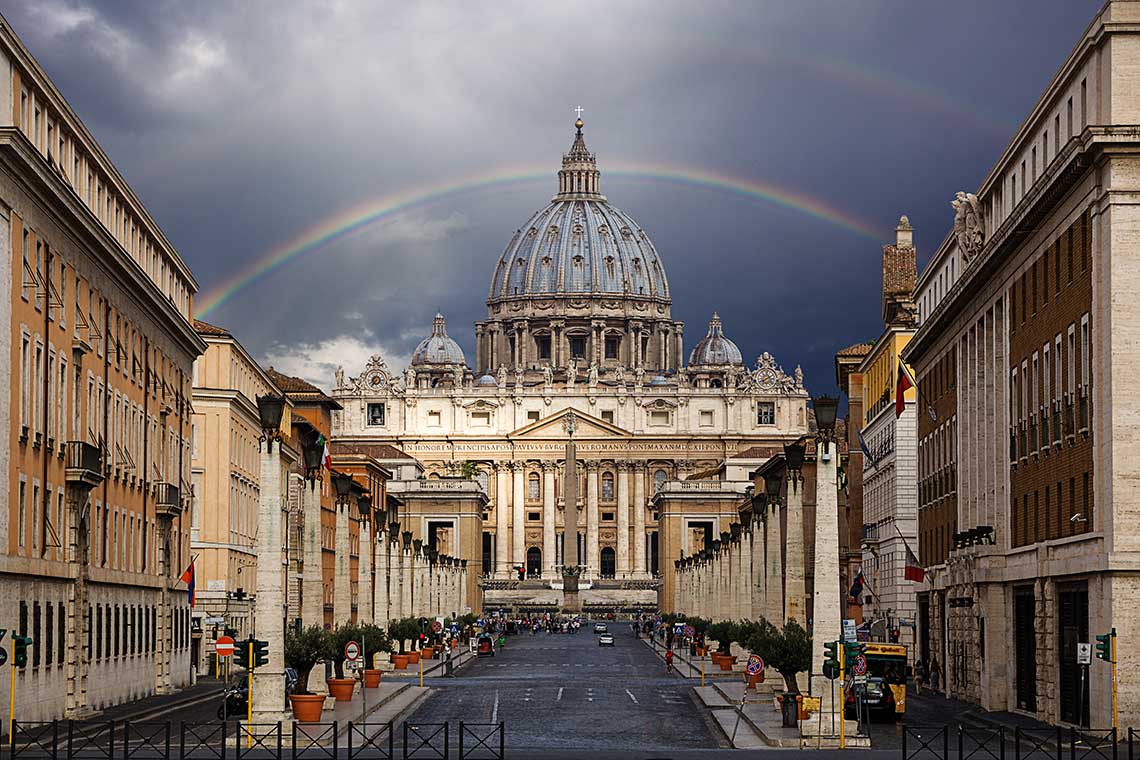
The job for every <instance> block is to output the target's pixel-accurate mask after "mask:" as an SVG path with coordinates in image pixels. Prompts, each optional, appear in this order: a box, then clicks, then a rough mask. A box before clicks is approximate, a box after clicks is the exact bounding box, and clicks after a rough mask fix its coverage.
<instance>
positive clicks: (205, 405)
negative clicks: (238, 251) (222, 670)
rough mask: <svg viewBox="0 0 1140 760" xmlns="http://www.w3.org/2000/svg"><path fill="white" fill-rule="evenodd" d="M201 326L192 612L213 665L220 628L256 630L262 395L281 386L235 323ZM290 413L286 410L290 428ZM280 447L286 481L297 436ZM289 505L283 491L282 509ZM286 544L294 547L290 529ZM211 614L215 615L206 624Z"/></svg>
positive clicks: (200, 658) (200, 651)
mask: <svg viewBox="0 0 1140 760" xmlns="http://www.w3.org/2000/svg"><path fill="white" fill-rule="evenodd" d="M194 328H195V330H196V331H197V332H198V335H199V336H200V337H201V338H202V340H203V341H205V343H206V351H205V353H204V354H203V355H202V356H200V357H199V358H198V360H197V361H196V362H195V363H194V377H193V389H194V390H193V392H194V396H193V401H194V414H193V418H192V423H191V424H192V427H191V433H192V434H191V451H190V459H191V482H192V484H193V490H192V491H191V499H190V515H191V518H190V550H191V552H192V553H193V554H194V556H195V558H196V564H195V574H196V575H195V582H196V586H197V590H196V596H197V602H196V604H195V608H194V613H193V616H194V619H195V621H197V623H198V625H197V626H196V628H197V629H199V630H201V631H203V632H208V633H209V635H206V636H203V637H202V638H201V639H200V641H201V642H203V645H201V646H198V647H195V652H194V653H193V654H194V657H193V658H192V661H193V662H195V663H197V664H198V665H199V667H200V668H203V667H205V666H206V665H207V664H211V665H212V659H213V658H212V657H211V656H210V655H211V652H212V651H213V645H212V642H213V640H214V638H215V635H214V634H218V633H221V632H222V630H223V629H226V628H231V629H234V630H236V631H237V635H238V636H239V637H241V638H245V637H246V636H248V635H249V634H250V633H251V632H252V629H251V627H250V624H251V622H252V621H251V614H252V611H253V605H252V603H251V602H252V596H253V594H255V593H256V591H257V587H256V570H257V567H256V566H257V554H256V551H255V546H254V540H255V538H256V536H257V534H258V530H259V520H258V517H259V513H260V508H261V506H260V505H261V482H260V481H261V457H260V454H259V450H258V449H259V438H260V437H261V435H262V433H261V424H260V420H259V418H258V413H257V397H258V396H265V395H274V396H280V395H281V390H280V389H279V388H277V386H276V385H274V384H273V382H272V381H271V380H270V379H269V376H268V375H267V374H266V373H265V371H264V370H263V369H262V368H261V367H260V366H258V364H257V362H255V361H254V360H253V357H251V356H250V355H249V353H248V352H247V351H246V350H245V348H244V347H243V346H242V345H241V343H239V342H238V341H237V340H236V339H235V338H234V336H233V335H232V334H231V333H230V332H229V331H228V330H225V329H223V328H220V327H216V326H214V325H211V324H208V323H206V322H202V321H201V320H195V321H194ZM288 418H289V414H288V411H287V412H286V415H285V421H284V423H283V429H285V430H288V429H289V427H290V425H289V419H288ZM274 453H275V456H277V457H278V459H279V467H280V470H281V477H282V482H287V481H288V478H289V473H290V472H291V471H292V470H294V469H295V468H296V464H297V459H298V458H299V456H300V453H299V450H298V449H297V448H296V442H295V441H293V440H291V439H289V438H285V439H284V440H283V442H282V445H281V446H278V447H276V448H275V449H274ZM283 495H284V496H286V497H287V492H286V493H285V494H283ZM288 508H289V503H288V499H287V498H283V499H282V500H281V509H282V510H283V511H287V510H288ZM282 522H284V521H282ZM281 545H282V546H283V547H285V550H286V551H289V550H290V549H291V537H290V536H289V535H288V534H284V535H283V536H282V542H281ZM288 601H289V599H288V595H287V599H286V602H287V603H288ZM205 620H212V621H214V622H213V623H212V624H210V625H203V621H205ZM218 621H221V622H218Z"/></svg>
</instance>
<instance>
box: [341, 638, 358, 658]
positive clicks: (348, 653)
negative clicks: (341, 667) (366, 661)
mask: <svg viewBox="0 0 1140 760" xmlns="http://www.w3.org/2000/svg"><path fill="white" fill-rule="evenodd" d="M358 657H360V643H359V642H356V641H350V642H348V643H347V644H345V645H344V659H346V660H352V661H356V659H357V658H358Z"/></svg>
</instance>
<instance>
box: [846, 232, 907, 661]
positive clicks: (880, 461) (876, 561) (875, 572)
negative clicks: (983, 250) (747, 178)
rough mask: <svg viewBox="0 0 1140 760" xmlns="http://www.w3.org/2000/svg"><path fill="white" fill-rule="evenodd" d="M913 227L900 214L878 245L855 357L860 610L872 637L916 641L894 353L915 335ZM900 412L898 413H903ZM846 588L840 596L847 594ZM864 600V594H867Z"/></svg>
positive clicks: (903, 430)
mask: <svg viewBox="0 0 1140 760" xmlns="http://www.w3.org/2000/svg"><path fill="white" fill-rule="evenodd" d="M915 257H916V252H915V248H914V232H913V230H912V229H911V226H910V222H909V221H907V218H906V217H905V216H904V217H902V218H901V219H900V220H899V224H898V226H897V227H896V228H895V242H894V244H893V245H886V246H883V259H882V262H883V297H882V311H883V332H882V333H881V334H880V335H879V337H878V339H877V340H876V341H875V342H874V344H873V345H872V346H871V347H870V350H868V351H867V352H866V355H865V356H864V357H863V361H862V363H861V364H859V367H858V372H859V376H860V380H861V384H862V387H863V399H862V404H861V406H862V409H861V412H862V420H861V422H860V425H861V427H860V430H859V435H860V436H861V437H862V440H863V442H864V443H865V444H866V446H867V450H868V451H869V452H870V456H869V457H864V456H860V457H859V458H860V459H861V460H862V468H861V469H860V471H859V472H854V473H853V476H854V477H858V478H860V479H861V480H862V483H861V484H860V498H861V499H862V511H863V524H862V555H863V556H862V570H863V577H864V594H863V602H864V604H863V617H864V620H865V622H866V623H867V625H868V627H869V628H870V629H871V633H872V637H873V638H875V639H878V640H886V639H887V638H889V637H888V635H887V634H888V632H889V631H891V630H898V631H899V633H900V638H899V641H900V643H903V644H908V645H913V643H914V616H915V612H916V595H915V592H916V586H915V583H914V581H911V580H908V579H907V578H906V574H905V571H906V562H907V551H908V548H909V550H910V551H911V552H915V551H916V550H917V547H918V514H917V506H916V505H917V499H916V483H917V471H916V463H915V425H916V408H917V407H916V401H915V399H916V390H915V389H914V388H911V389H909V390H907V391H906V392H905V393H904V397H903V406H902V408H901V410H900V409H898V408H897V406H896V396H895V391H896V387H897V384H898V373H899V361H900V360H899V354H900V352H901V351H902V350H903V348H904V347H905V346H906V344H907V342H908V341H909V340H910V337H911V335H913V334H914V326H915V311H916V308H915V304H914V301H913V299H912V295H911V294H912V291H913V289H914V283H915V278H916V276H917V271H916V268H915V267H916V265H915V260H916V258H915ZM900 412H901V413H900ZM849 590H850V589H849V588H848V589H844V592H843V598H845V599H846V598H847V597H848V591H849ZM868 600H869V601H868Z"/></svg>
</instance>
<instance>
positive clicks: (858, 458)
mask: <svg viewBox="0 0 1140 760" xmlns="http://www.w3.org/2000/svg"><path fill="white" fill-rule="evenodd" d="M873 345H874V344H873V343H856V344H855V345H853V346H848V347H847V348H844V349H841V350H840V351H838V352H837V353H836V354H835V382H836V384H837V385H838V386H839V389H840V390H841V391H842V392H843V395H845V396H846V397H847V416H846V417H845V418H844V431H845V433H846V445H847V465H846V471H848V472H851V473H853V475H852V477H850V478H849V479H848V480H847V497H846V504H847V508H846V509H845V510H844V514H843V516H844V520H842V521H840V534H839V552H840V558H839V567H840V572H842V573H843V576H844V578H848V579H850V580H851V581H854V579H855V577H856V576H857V575H858V574H859V571H860V570H861V569H862V568H863V478H862V472H863V467H864V461H863V459H864V457H863V448H862V446H861V445H860V443H859V436H860V435H861V434H862V427H863V374H862V373H861V372H860V371H859V366H860V365H861V364H862V363H863V359H864V358H865V357H866V356H867V354H868V353H869V352H870V350H871V347H872V346H873ZM851 588H852V586H851V584H850V583H849V584H847V585H846V586H845V587H844V588H843V597H842V598H843V599H845V600H846V609H847V618H848V619H851V620H854V621H855V624H856V625H862V624H863V602H864V599H865V597H866V596H868V595H865V594H860V595H859V597H858V598H854V597H852V596H851V594H850V591H851ZM871 601H872V602H873V601H874V598H873V597H872V599H871Z"/></svg>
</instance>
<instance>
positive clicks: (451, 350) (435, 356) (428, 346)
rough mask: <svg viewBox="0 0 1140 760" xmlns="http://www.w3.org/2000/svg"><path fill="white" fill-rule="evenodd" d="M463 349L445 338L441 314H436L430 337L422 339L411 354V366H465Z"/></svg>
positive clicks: (445, 325)
mask: <svg viewBox="0 0 1140 760" xmlns="http://www.w3.org/2000/svg"><path fill="white" fill-rule="evenodd" d="M466 363H467V360H466V359H465V358H464V356H463V349H462V348H460V347H459V344H458V343H456V342H455V341H454V340H452V339H451V338H449V337H447V324H446V322H445V320H444V318H443V315H442V314H438V313H437V314H436V315H435V319H433V320H432V322H431V335H429V336H428V337H427V338H424V340H423V341H421V342H420V344H419V345H418V346H416V350H415V351H414V352H413V353H412V366H413V367H422V366H424V365H430V364H466Z"/></svg>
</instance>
